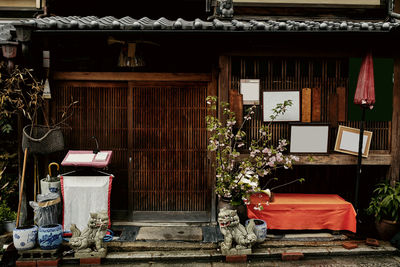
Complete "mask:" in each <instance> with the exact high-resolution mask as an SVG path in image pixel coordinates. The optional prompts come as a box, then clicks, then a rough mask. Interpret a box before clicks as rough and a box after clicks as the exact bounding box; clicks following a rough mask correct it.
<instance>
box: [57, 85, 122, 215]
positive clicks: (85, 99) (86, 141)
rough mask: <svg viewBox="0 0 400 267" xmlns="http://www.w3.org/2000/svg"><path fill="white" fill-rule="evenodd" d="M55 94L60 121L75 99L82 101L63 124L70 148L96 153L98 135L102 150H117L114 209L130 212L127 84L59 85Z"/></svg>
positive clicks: (110, 167)
mask: <svg viewBox="0 0 400 267" xmlns="http://www.w3.org/2000/svg"><path fill="white" fill-rule="evenodd" d="M52 92H53V94H52V96H53V99H52V105H53V106H54V107H55V112H56V119H57V121H61V120H62V118H61V116H62V114H63V112H64V111H65V110H66V109H67V107H68V105H69V104H70V103H71V99H73V100H74V101H79V104H78V105H76V106H75V107H74V108H73V110H74V113H73V116H72V117H71V118H70V119H69V120H68V121H66V123H67V125H63V132H64V138H65V144H66V148H68V149H69V150H73V149H76V150H92V149H93V148H95V143H94V141H93V139H92V138H91V137H92V136H96V137H97V139H98V141H99V145H100V149H102V150H112V151H113V157H112V160H111V164H110V166H109V169H110V171H112V173H113V174H114V176H115V177H116V178H115V179H114V182H113V190H112V194H111V205H112V206H111V207H112V209H117V210H124V209H125V210H126V209H128V206H127V205H128V201H127V197H128V192H127V190H128V186H127V185H128V166H127V162H128V161H127V158H128V144H127V83H118V82H115V83H97V84H95V83H90V82H55V83H54V86H53V85H52Z"/></svg>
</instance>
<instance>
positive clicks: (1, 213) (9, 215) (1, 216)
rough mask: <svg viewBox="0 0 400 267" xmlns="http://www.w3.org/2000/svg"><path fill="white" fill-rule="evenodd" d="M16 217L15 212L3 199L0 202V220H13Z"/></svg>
mask: <svg viewBox="0 0 400 267" xmlns="http://www.w3.org/2000/svg"><path fill="white" fill-rule="evenodd" d="M16 218H17V213H16V212H15V211H13V210H12V209H11V208H10V207H9V206H8V205H7V203H6V202H5V201H2V202H0V221H13V220H15V219H16Z"/></svg>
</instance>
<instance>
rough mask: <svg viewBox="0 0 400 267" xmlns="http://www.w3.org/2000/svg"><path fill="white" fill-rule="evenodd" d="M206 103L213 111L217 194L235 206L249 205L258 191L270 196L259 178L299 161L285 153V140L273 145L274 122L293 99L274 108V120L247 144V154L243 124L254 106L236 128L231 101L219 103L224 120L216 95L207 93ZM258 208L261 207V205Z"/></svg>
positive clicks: (211, 138)
mask: <svg viewBox="0 0 400 267" xmlns="http://www.w3.org/2000/svg"><path fill="white" fill-rule="evenodd" d="M207 105H208V108H209V114H210V115H208V116H207V117H206V122H207V131H208V132H209V133H210V136H209V140H208V141H209V142H208V147H207V149H208V150H209V151H214V152H215V154H216V164H215V167H216V178H217V179H216V189H215V191H216V193H217V195H218V196H219V197H221V198H224V199H229V200H230V203H231V204H232V205H241V204H242V203H245V204H248V203H249V202H248V201H249V197H250V195H251V194H253V193H256V192H264V193H267V194H268V195H271V192H270V191H271V190H270V189H266V188H265V187H264V188H260V184H259V179H260V177H264V176H267V175H270V174H271V173H272V171H273V170H275V169H277V168H285V169H289V168H291V167H292V165H293V163H294V162H295V161H297V160H298V158H297V157H295V156H292V155H287V154H285V151H286V146H287V145H288V142H287V141H286V140H285V139H281V140H279V144H278V146H274V145H272V144H271V141H272V134H271V132H270V126H271V123H272V122H273V121H274V120H275V119H276V118H277V117H278V116H279V115H281V114H284V113H285V112H286V110H287V109H288V108H289V107H290V106H291V105H292V101H291V100H287V101H284V103H281V104H278V105H277V106H276V107H275V108H274V109H273V114H272V115H271V117H270V119H271V122H269V123H268V124H264V125H262V126H261V127H260V129H259V133H260V135H259V138H257V139H255V140H251V143H250V144H248V154H244V155H241V153H240V151H241V149H243V148H244V147H246V146H245V145H246V144H245V139H246V138H245V137H246V133H245V131H244V130H243V127H244V125H245V123H246V122H247V121H250V120H251V119H252V115H253V114H254V110H255V106H252V107H250V108H249V109H248V110H247V111H246V114H245V116H244V117H243V118H244V120H243V123H242V125H239V126H238V127H235V126H236V118H235V113H234V112H232V111H231V110H230V109H229V104H228V103H225V102H221V103H220V108H221V109H222V113H223V116H224V117H223V118H222V119H221V120H220V119H219V118H218V117H217V116H216V110H217V97H215V96H208V97H207ZM271 179H272V180H274V179H276V178H271ZM303 180H304V179H302V178H300V179H297V180H295V181H299V182H302V181H303ZM295 181H293V182H295ZM290 183H291V182H290ZM290 183H287V184H290ZM267 184H268V182H267ZM276 188H277V187H276ZM256 208H257V209H261V208H262V205H259V206H258V207H256Z"/></svg>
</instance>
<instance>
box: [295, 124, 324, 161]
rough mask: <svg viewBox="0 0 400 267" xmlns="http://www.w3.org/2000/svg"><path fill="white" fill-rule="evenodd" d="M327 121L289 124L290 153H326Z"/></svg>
mask: <svg viewBox="0 0 400 267" xmlns="http://www.w3.org/2000/svg"><path fill="white" fill-rule="evenodd" d="M328 140H329V124H328V123H292V124H290V146H289V152H290V153H307V154H328Z"/></svg>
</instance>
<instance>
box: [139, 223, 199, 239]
mask: <svg viewBox="0 0 400 267" xmlns="http://www.w3.org/2000/svg"><path fill="white" fill-rule="evenodd" d="M136 240H137V241H139V240H140V241H150V240H152V241H155V240H157V241H201V240H202V231H201V228H200V227H196V226H161V227H153V226H151V227H141V228H140V230H139V234H138V235H137V237H136Z"/></svg>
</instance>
